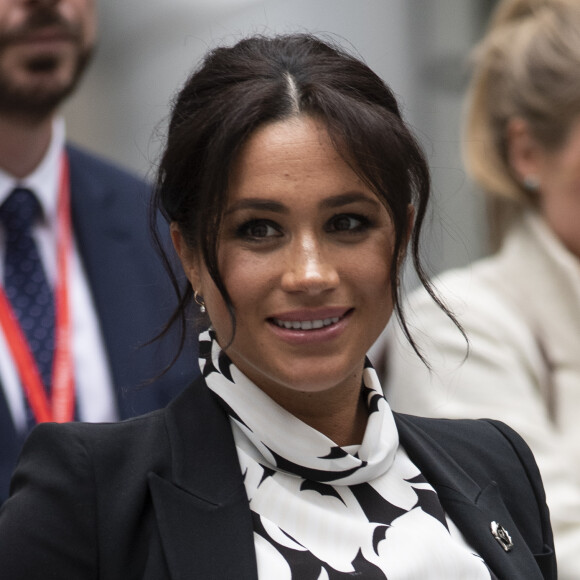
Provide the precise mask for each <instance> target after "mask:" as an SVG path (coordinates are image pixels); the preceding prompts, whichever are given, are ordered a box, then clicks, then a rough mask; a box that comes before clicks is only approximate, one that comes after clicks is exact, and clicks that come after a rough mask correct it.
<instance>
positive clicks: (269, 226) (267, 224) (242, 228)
mask: <svg viewBox="0 0 580 580" xmlns="http://www.w3.org/2000/svg"><path fill="white" fill-rule="evenodd" d="M345 219H346V220H350V223H349V225H350V226H352V222H353V221H354V222H358V223H357V224H355V225H354V227H347V229H338V228H337V224H338V223H339V222H340V221H341V220H345ZM371 226H372V220H371V219H369V218H368V217H366V216H363V215H360V214H354V213H341V214H337V215H335V216H332V218H330V219H329V220H328V222H327V223H326V224H325V227H324V231H326V232H328V233H336V234H339V235H340V234H346V235H354V234H360V233H363V232H365V231H367V230H368V229H369V228H370V227H371ZM258 227H260V228H266V230H265V231H264V234H265V235H256V232H255V231H254V233H253V234H252V229H253V228H258ZM268 230H271V231H270V232H268ZM282 235H283V233H282V230H281V228H280V226H279V225H278V224H277V223H276V222H273V221H271V220H267V219H252V220H248V221H245V222H243V223H242V224H240V225H239V226H238V227H237V228H236V237H238V238H241V239H245V240H249V241H256V242H261V241H264V240H271V239H272V238H279V237H282Z"/></svg>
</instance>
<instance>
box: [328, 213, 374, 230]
mask: <svg viewBox="0 0 580 580" xmlns="http://www.w3.org/2000/svg"><path fill="white" fill-rule="evenodd" d="M368 225H369V220H368V219H367V218H365V217H363V216H359V215H350V214H341V215H337V216H335V217H334V218H333V219H332V220H331V221H330V224H329V230H330V231H334V232H360V231H363V230H365V229H366V228H367V227H368Z"/></svg>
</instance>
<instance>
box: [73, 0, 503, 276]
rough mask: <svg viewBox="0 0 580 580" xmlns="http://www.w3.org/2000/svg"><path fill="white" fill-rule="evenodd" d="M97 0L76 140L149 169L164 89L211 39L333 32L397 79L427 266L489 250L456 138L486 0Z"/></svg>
mask: <svg viewBox="0 0 580 580" xmlns="http://www.w3.org/2000/svg"><path fill="white" fill-rule="evenodd" d="M97 1H98V6H99V18H100V44H99V49H98V52H97V54H96V57H95V61H94V62H93V65H92V67H91V69H90V70H89V73H88V75H87V77H86V78H85V80H84V82H83V84H82V86H81V89H80V90H79V91H78V93H77V94H76V96H75V97H74V98H73V99H72V100H71V101H70V103H69V104H68V105H67V108H66V109H65V117H66V120H67V128H68V133H69V136H70V138H72V139H73V140H75V141H77V142H78V143H80V144H82V145H86V146H87V147H89V148H91V149H92V150H94V151H96V152H99V153H101V154H102V155H104V156H106V157H108V158H110V159H113V160H116V161H118V162H119V163H121V164H123V165H126V166H128V167H129V168H132V169H133V170H134V171H136V172H137V173H139V174H140V175H144V176H150V177H151V176H152V175H153V173H154V169H155V163H156V159H157V155H158V153H159V150H160V147H161V145H162V140H163V132H164V128H165V118H166V116H167V114H168V110H169V103H170V100H171V98H172V96H173V95H174V94H175V92H176V90H177V89H178V87H179V86H180V85H181V83H182V82H183V81H184V80H185V78H186V76H187V74H188V73H189V72H190V71H191V70H192V69H193V68H194V66H195V65H196V63H197V62H198V61H199V59H200V58H201V56H202V55H203V54H204V53H205V51H206V50H207V49H208V48H211V47H214V46H216V45H218V44H223V43H227V44H231V43H232V42H234V41H235V40H237V39H239V38H240V37H242V36H245V35H247V34H249V33H264V34H271V33H280V32H295V31H308V32H314V33H319V34H323V35H331V36H332V37H334V38H335V39H337V40H339V41H340V42H341V43H342V44H344V45H346V46H347V47H349V46H350V47H351V49H352V50H354V51H355V52H356V53H358V55H359V56H361V57H362V58H363V59H364V60H365V61H366V62H367V64H369V65H370V67H371V68H373V69H374V70H375V71H376V72H377V73H378V74H379V75H380V76H381V77H382V78H383V79H385V80H386V81H387V83H388V84H389V85H390V86H391V87H392V88H393V90H394V91H395V93H396V94H397V95H398V96H399V99H400V101H401V104H402V108H403V111H404V114H405V117H406V119H407V121H408V122H409V123H410V124H411V125H412V126H413V127H414V130H415V132H416V134H417V135H418V137H419V139H420V141H421V142H422V144H423V146H424V147H425V149H426V152H427V156H428V158H429V161H430V165H431V169H432V175H433V191H434V204H433V208H432V211H433V215H432V218H431V220H430V225H429V231H428V238H427V243H426V244H425V248H426V255H425V257H426V260H427V264H428V266H429V269H430V271H431V272H434V273H436V272H439V271H441V270H444V269H447V268H450V267H454V266H462V265H464V264H467V263H469V262H471V261H472V260H474V259H476V258H478V257H480V256H482V255H483V254H485V253H486V252H487V245H486V242H485V238H486V226H485V215H484V207H483V204H482V200H481V199H480V197H479V195H478V194H477V193H476V192H475V191H474V189H473V187H472V186H471V185H470V183H469V181H468V180H467V178H466V175H465V172H464V170H463V168H462V162H461V152H460V142H459V140H460V122H461V114H462V99H463V93H464V90H465V87H466V82H467V77H468V63H467V58H468V54H469V51H470V48H471V47H472V45H473V43H474V42H475V41H476V40H477V39H478V38H479V36H480V34H481V33H482V30H483V27H484V26H485V22H486V20H487V17H488V15H489V12H490V10H491V7H492V5H493V4H494V0H97ZM128 219H129V216H128ZM411 283H412V282H411Z"/></svg>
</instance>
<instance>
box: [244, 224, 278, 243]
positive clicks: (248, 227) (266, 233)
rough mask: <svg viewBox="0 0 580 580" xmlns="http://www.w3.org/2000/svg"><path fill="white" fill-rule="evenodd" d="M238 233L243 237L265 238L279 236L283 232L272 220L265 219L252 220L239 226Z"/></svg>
mask: <svg viewBox="0 0 580 580" xmlns="http://www.w3.org/2000/svg"><path fill="white" fill-rule="evenodd" d="M238 235H239V236H240V237H243V238H250V239H263V238H272V237H278V236H281V235H282V234H281V233H280V230H279V229H278V228H277V227H276V226H275V225H274V224H272V223H271V222H268V221H264V220H252V221H250V222H246V223H244V224H242V225H241V226H240V227H239V228H238Z"/></svg>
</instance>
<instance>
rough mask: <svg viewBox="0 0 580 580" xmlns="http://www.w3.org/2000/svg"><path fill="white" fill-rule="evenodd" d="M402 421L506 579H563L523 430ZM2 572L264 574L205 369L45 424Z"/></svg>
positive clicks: (65, 579) (161, 576)
mask: <svg viewBox="0 0 580 580" xmlns="http://www.w3.org/2000/svg"><path fill="white" fill-rule="evenodd" d="M395 418H396V423H397V428H398V431H399V437H400V441H401V443H402V445H403V446H404V448H405V449H406V451H407V453H408V455H409V456H410V457H411V459H412V460H413V461H414V462H415V464H416V465H417V466H418V467H419V468H420V469H421V471H422V472H423V474H424V475H425V476H426V477H427V479H428V480H429V482H430V483H431V484H432V485H433V486H434V487H435V489H436V490H437V493H438V494H439V497H440V499H441V503H442V505H443V507H444V509H445V510H446V511H447V513H448V515H449V516H450V517H451V518H452V519H453V521H454V522H455V524H456V525H457V526H458V527H459V529H460V530H461V531H462V533H463V534H464V536H465V538H466V539H467V541H468V542H469V543H470V544H471V546H472V547H473V549H474V550H476V551H477V552H478V553H479V554H480V555H481V556H482V557H483V558H484V560H485V561H486V562H487V564H488V565H489V567H490V568H491V569H492V570H493V572H494V573H495V575H496V577H497V578H498V579H499V580H541V579H550V580H555V579H556V563H555V557H554V552H553V539H552V532H551V527H550V522H549V515H548V509H547V507H546V503H545V498H544V492H543V488H542V483H541V480H540V475H539V472H538V469H537V467H536V464H535V461H534V459H533V457H532V455H531V452H530V451H529V449H528V448H527V446H526V445H525V443H524V442H523V441H522V439H521V438H520V437H519V436H518V435H516V434H515V433H514V432H513V431H512V430H511V429H509V428H508V427H506V426H505V425H503V424H501V423H497V422H492V421H473V420H465V421H449V420H444V419H425V418H418V417H411V416H408V415H399V414H395ZM492 521H495V522H498V523H499V524H501V525H502V526H504V528H505V529H506V530H507V531H508V532H509V534H510V535H511V538H512V540H513V549H512V550H511V551H509V552H506V551H504V549H503V548H502V546H501V545H500V544H499V543H498V542H497V541H496V540H495V539H494V537H493V536H492V533H491V530H490V525H491V522H492ZM417 549H420V546H418V547H417ZM0 570H1V571H2V574H3V577H5V578H10V579H11V580H31V579H34V578H58V579H59V580H78V579H79V578H83V579H89V578H94V579H97V578H102V579H106V580H129V579H142V580H169V579H171V580H185V579H187V580H193V579H200V580H213V579H218V580H222V579H223V580H230V579H234V578H235V579H236V580H256V579H257V568H256V559H255V551H254V539H253V531H252V519H251V515H250V510H249V506H248V500H247V497H246V493H245V488H244V484H243V481H242V475H241V473H240V466H239V463H238V459H237V455H236V450H235V445H234V440H233V435H232V431H231V427H230V424H229V420H228V418H227V416H226V414H225V412H224V410H223V408H222V406H221V405H220V404H219V403H218V401H217V399H216V398H215V397H214V396H213V394H212V393H211V391H210V390H209V389H208V388H207V387H206V385H205V383H204V382H203V379H197V380H196V381H195V382H194V383H193V384H192V385H191V386H190V387H189V388H188V389H186V390H185V391H184V392H183V393H182V394H181V395H180V396H179V397H177V398H176V399H175V400H174V401H173V402H172V403H170V404H169V405H168V407H167V408H165V409H163V410H161V411H156V412H154V413H151V414H148V415H145V416H143V417H139V418H135V419H130V420H128V421H125V422H121V423H111V424H106V425H90V424H82V423H76V424H75V423H70V424H66V425H56V424H44V425H41V426H39V427H37V428H36V429H35V430H34V431H33V432H32V435H31V436H30V438H29V439H28V441H27V443H26V445H25V447H24V452H23V455H22V457H21V460H20V462H19V466H18V468H17V470H16V472H15V477H14V480H13V495H12V496H11V498H10V499H9V500H8V501H7V502H5V504H4V506H3V507H2V509H1V511H0ZM305 580H306V579H305Z"/></svg>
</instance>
